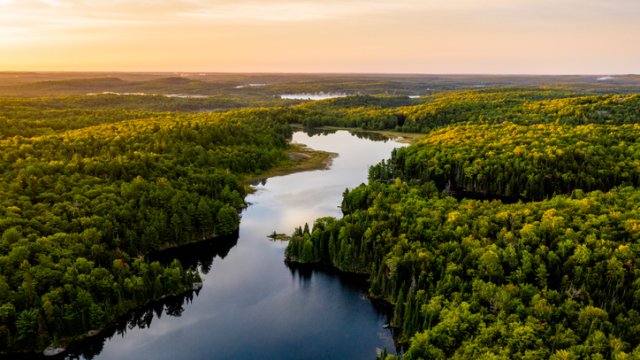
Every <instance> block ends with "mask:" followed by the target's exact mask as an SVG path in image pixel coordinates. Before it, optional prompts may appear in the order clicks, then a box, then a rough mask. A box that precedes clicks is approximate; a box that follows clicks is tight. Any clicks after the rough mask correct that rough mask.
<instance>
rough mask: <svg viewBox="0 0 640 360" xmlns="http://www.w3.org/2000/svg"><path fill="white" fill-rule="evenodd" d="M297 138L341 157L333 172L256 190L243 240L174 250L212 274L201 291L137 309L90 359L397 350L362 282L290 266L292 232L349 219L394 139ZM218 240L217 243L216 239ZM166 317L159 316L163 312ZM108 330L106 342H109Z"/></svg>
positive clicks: (82, 352) (86, 349) (279, 180)
mask: <svg viewBox="0 0 640 360" xmlns="http://www.w3.org/2000/svg"><path fill="white" fill-rule="evenodd" d="M293 141H294V142H297V143H303V144H306V145H308V146H309V147H311V148H313V149H318V150H325V151H331V152H335V153H338V154H339V155H338V157H337V158H336V159H334V161H333V164H332V166H331V168H330V169H329V170H318V171H310V172H303V173H297V174H292V175H287V176H280V177H275V178H271V179H268V180H267V181H266V183H264V184H261V185H258V186H256V190H257V191H256V192H255V193H254V194H252V195H250V196H248V198H247V201H248V202H249V203H250V204H251V205H250V206H249V207H248V208H247V209H246V210H245V211H244V212H243V214H242V222H241V224H240V231H239V239H237V244H236V242H235V241H236V239H231V240H226V242H225V241H223V240H220V239H216V240H214V241H213V242H209V243H204V244H199V245H196V246H192V247H187V248H186V249H182V250H179V251H175V250H174V251H173V253H171V254H170V255H171V256H170V257H174V256H176V257H179V258H180V259H181V261H182V262H183V264H185V265H197V266H198V267H199V269H200V270H201V271H202V272H203V273H206V274H204V275H203V280H204V287H203V288H202V290H201V291H200V292H199V293H198V294H197V296H196V295H195V294H192V295H191V296H187V297H186V298H185V297H180V298H177V299H170V300H167V301H164V302H163V303H159V304H155V305H154V306H150V307H148V308H147V309H143V310H141V311H139V312H137V313H136V314H132V315H131V318H130V319H128V321H127V322H124V323H122V324H120V325H119V327H118V328H117V329H111V330H110V331H107V332H106V333H105V334H104V335H102V336H99V337H97V338H96V339H91V340H89V341H87V342H85V343H83V344H80V345H78V346H77V348H75V349H70V350H71V355H69V356H70V357H74V358H75V357H76V356H80V357H81V358H85V359H90V358H94V359H100V360H111V359H113V360H123V359H214V358H215V359H374V358H375V355H376V348H385V347H386V348H387V349H389V350H390V351H392V349H394V344H393V339H392V335H391V332H390V330H388V329H385V328H384V324H385V323H387V322H388V319H387V316H386V315H385V314H384V312H382V311H381V310H380V309H378V308H377V307H375V306H374V305H373V304H372V302H371V301H370V300H369V299H368V298H367V297H366V296H365V295H364V291H365V289H366V285H365V284H363V282H362V281H359V280H354V279H350V278H349V277H347V276H344V275H338V274H334V273H327V272H322V271H310V270H294V269H291V268H289V267H288V266H287V265H286V264H285V263H284V261H283V260H284V248H285V246H286V243H284V242H277V241H276V242H274V241H270V240H269V239H268V238H267V235H268V234H270V233H272V232H273V231H274V230H275V231H277V232H278V233H287V234H290V233H291V232H292V230H293V229H294V227H296V226H299V225H303V224H304V223H305V222H308V223H309V224H310V225H311V224H312V223H313V221H314V220H315V219H316V218H318V217H322V216H336V217H339V216H341V212H340V209H339V208H338V207H337V206H338V205H339V204H340V202H341V200H342V193H343V191H344V190H345V188H352V187H355V186H357V185H359V184H360V183H362V182H366V178H367V170H368V167H369V166H370V165H372V164H375V163H377V162H379V161H380V160H382V159H384V158H388V157H389V155H390V153H391V150H392V149H393V148H394V147H399V146H402V144H399V143H397V142H395V141H391V140H388V141H372V140H367V139H360V138H358V137H355V136H354V135H351V134H350V133H348V132H346V131H338V132H336V133H333V134H325V135H316V136H311V137H310V136H308V135H307V134H305V133H302V132H296V133H295V134H294V135H293ZM216 241H219V242H218V243H217V244H216ZM158 315H160V316H158ZM105 336H108V338H106V339H105Z"/></svg>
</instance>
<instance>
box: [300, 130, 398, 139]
mask: <svg viewBox="0 0 640 360" xmlns="http://www.w3.org/2000/svg"><path fill="white" fill-rule="evenodd" d="M338 131H348V132H349V133H350V134H352V135H354V136H355V137H357V138H358V139H364V140H371V141H382V142H387V141H389V140H390V139H389V137H387V136H385V135H382V134H378V133H373V132H367V131H365V130H362V131H360V130H338V129H318V128H305V129H304V132H305V133H306V134H307V135H309V136H310V137H313V136H323V135H331V134H335V133H336V132H338Z"/></svg>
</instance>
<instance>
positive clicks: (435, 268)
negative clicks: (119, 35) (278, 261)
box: [286, 89, 640, 359]
mask: <svg viewBox="0 0 640 360" xmlns="http://www.w3.org/2000/svg"><path fill="white" fill-rule="evenodd" d="M638 101H640V97H638V95H597V96H594V95H586V96H583V95H576V94H571V93H570V92H564V91H561V92H557V91H556V90H552V91H549V90H536V91H530V90H526V91H506V90H504V89H499V90H485V91H473V92H469V91H465V92H453V93H442V94H436V95H434V96H432V97H430V98H429V100H427V101H425V102H424V103H422V104H419V105H411V106H401V107H396V108H393V109H388V108H387V109H385V108H384V107H382V106H379V108H378V109H377V110H374V111H371V110H365V109H364V108H362V109H359V110H357V111H356V112H361V113H362V112H367V111H369V112H370V113H371V114H372V115H371V116H366V115H365V116H362V117H359V116H357V115H354V116H353V117H351V114H352V113H351V112H352V111H353V109H340V110H337V111H339V112H341V114H342V116H341V117H336V118H334V120H333V121H334V124H332V125H336V124H341V125H343V126H361V127H368V128H374V129H390V128H395V129H396V130H407V131H420V132H423V133H424V137H423V139H422V140H420V141H418V142H417V143H414V144H413V145H411V146H409V147H406V148H402V149H397V150H395V151H394V152H393V154H392V155H391V158H390V159H389V160H388V161H383V162H381V163H379V164H377V165H375V166H373V167H371V168H370V172H369V181H368V184H366V185H365V184H362V185H361V186H359V187H357V188H355V189H347V190H345V192H344V197H343V201H342V204H341V209H342V212H343V217H342V218H340V219H335V218H320V219H317V220H316V222H315V223H314V224H313V226H312V227H311V228H312V229H311V230H310V229H309V226H306V225H305V226H304V229H303V227H299V228H297V229H295V231H294V233H293V236H292V239H291V241H290V243H289V245H288V247H287V249H286V257H287V261H289V262H295V263H309V264H322V265H323V266H330V267H335V268H337V269H339V270H341V271H344V272H350V273H361V274H366V275H367V276H368V279H369V284H370V287H369V295H370V296H372V297H374V298H379V299H381V300H384V301H386V302H388V303H390V304H393V308H394V311H393V316H392V320H391V325H392V326H393V327H394V328H395V331H396V336H397V338H398V340H399V341H400V342H401V343H406V344H408V345H409V346H408V349H407V350H406V351H405V353H404V354H403V356H402V358H403V359H450V358H451V359H475V358H492V359H604V358H616V359H624V358H637V357H640V337H638V334H640V328H638V324H640V302H639V301H640V297H639V296H640V278H639V277H638V274H640V267H639V265H638V263H637V258H638V256H639V255H640V253H639V252H640V247H639V245H638V240H639V236H640V207H639V205H638V204H640V190H638V185H639V181H640V179H639V177H638V176H639V175H638V174H640V147H639V146H640V144H639V139H640V137H639V135H640V134H639V132H638V131H639V130H640V127H639V126H640V125H639V122H640V112H639V109H640V107H639V106H638ZM328 105H330V104H321V103H317V104H305V105H304V106H307V107H309V108H313V107H319V106H324V107H327V106H328ZM334 111H335V110H334ZM316 119H318V118H317V117H316ZM325 119H326V120H327V121H329V122H330V121H331V120H330V119H329V117H327V118H325ZM373 119H377V120H373ZM385 119H386V120H385ZM400 120H402V122H397V121H400ZM376 121H378V122H376ZM394 122H395V123H394ZM371 124H374V125H373V126H370V125H371ZM381 358H386V359H394V358H396V356H395V355H389V354H387V353H386V352H384V353H383V354H382V355H381Z"/></svg>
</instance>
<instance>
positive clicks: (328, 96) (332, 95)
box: [280, 92, 348, 100]
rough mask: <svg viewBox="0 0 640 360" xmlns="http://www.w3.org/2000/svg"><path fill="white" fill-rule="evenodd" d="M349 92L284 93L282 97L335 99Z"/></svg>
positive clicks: (292, 98)
mask: <svg viewBox="0 0 640 360" xmlns="http://www.w3.org/2000/svg"><path fill="white" fill-rule="evenodd" d="M346 96H348V95H347V94H344V93H323V92H319V93H301V94H282V95H280V98H281V99H290V100H326V99H333V98H339V97H346Z"/></svg>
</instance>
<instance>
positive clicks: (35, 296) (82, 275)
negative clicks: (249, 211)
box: [0, 99, 291, 352]
mask: <svg viewBox="0 0 640 360" xmlns="http://www.w3.org/2000/svg"><path fill="white" fill-rule="evenodd" d="M65 101H67V100H66V99H57V100H56V101H52V102H54V103H55V107H52V106H51V103H48V104H47V102H44V105H43V102H41V101H38V100H24V99H2V100H0V109H1V110H0V114H1V115H0V118H1V119H2V120H0V121H2V123H3V124H2V125H3V126H0V149H1V151H0V154H1V155H0V304H1V305H0V351H1V352H11V351H23V350H31V351H33V350H40V351H41V350H42V349H43V348H44V347H46V346H48V345H50V344H53V345H56V346H58V345H64V344H66V343H68V342H69V341H70V340H71V339H73V338H74V337H77V336H81V335H83V334H85V333H87V332H88V331H89V330H100V329H101V328H102V327H103V326H105V325H107V324H109V323H111V322H112V321H114V320H115V319H117V318H118V317H121V316H123V315H125V314H126V313H127V312H128V311H129V310H131V309H134V308H136V307H137V306H139V305H142V304H146V303H148V302H149V301H150V300H155V299H160V298H163V297H166V296H170V295H177V294H182V293H184V292H185V291H190V290H191V289H193V288H194V284H196V283H198V282H200V278H199V274H198V273H197V272H196V271H195V270H194V269H192V268H185V267H183V266H182V265H181V264H180V262H179V261H177V260H176V261H173V262H170V263H167V264H166V265H162V264H161V263H160V262H158V261H150V260H147V257H145V255H148V254H152V253H154V252H156V251H158V250H161V249H164V248H167V247H173V246H177V245H181V244H185V243H190V242H194V241H201V240H205V239H209V238H212V237H215V236H221V235H226V234H232V233H234V232H235V231H236V229H237V228H238V224H239V221H240V218H239V211H240V210H241V209H242V208H243V207H245V206H246V204H245V203H244V196H245V194H246V191H247V187H246V185H245V180H246V177H247V176H249V175H253V174H256V173H260V172H262V171H264V170H266V169H269V168H271V167H273V166H275V165H277V164H280V163H282V161H283V160H284V159H285V150H286V149H287V147H288V138H289V137H290V132H291V130H290V128H289V126H288V125H286V124H282V123H279V122H277V121H275V120H269V119H268V117H267V116H264V114H262V113H261V110H259V109H254V110H236V111H231V112H227V113H207V114H188V113H162V112H154V113H150V112H148V111H135V110H118V109H108V110H100V109H91V108H78V107H77V106H76V105H75V104H76V103H75V101H74V100H73V99H72V100H71V101H70V103H68V104H67V105H66V106H64V105H65ZM61 105H63V106H61ZM197 286H198V285H197V284H196V285H195V287H196V288H197Z"/></svg>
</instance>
